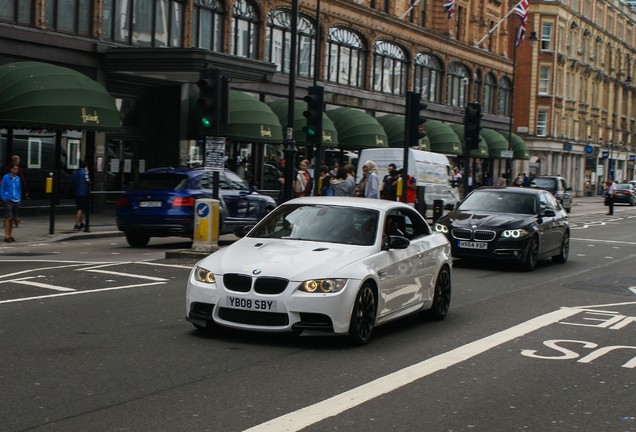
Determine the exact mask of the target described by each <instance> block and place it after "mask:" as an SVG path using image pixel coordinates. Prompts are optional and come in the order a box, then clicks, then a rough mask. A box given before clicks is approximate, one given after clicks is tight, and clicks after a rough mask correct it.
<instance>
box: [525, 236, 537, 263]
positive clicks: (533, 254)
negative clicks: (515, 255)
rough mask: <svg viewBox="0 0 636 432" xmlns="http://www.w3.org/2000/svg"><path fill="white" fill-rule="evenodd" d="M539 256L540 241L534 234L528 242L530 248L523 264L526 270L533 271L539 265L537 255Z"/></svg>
mask: <svg viewBox="0 0 636 432" xmlns="http://www.w3.org/2000/svg"><path fill="white" fill-rule="evenodd" d="M538 256H539V242H538V241H537V237H536V236H533V237H532V238H531V239H530V241H529V242H528V249H526V254H525V259H524V261H523V263H522V264H521V267H522V268H523V269H524V270H526V271H533V270H534V268H535V267H536V266H537V257H538Z"/></svg>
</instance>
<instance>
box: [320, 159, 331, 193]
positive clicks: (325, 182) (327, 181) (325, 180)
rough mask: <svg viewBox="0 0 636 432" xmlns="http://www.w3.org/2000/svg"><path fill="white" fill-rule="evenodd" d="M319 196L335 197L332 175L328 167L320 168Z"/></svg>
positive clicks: (322, 166)
mask: <svg viewBox="0 0 636 432" xmlns="http://www.w3.org/2000/svg"><path fill="white" fill-rule="evenodd" d="M318 195H321V196H332V195H333V189H331V174H330V173H329V167H328V166H327V165H321V166H320V174H319V177H318Z"/></svg>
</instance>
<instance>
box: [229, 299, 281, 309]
mask: <svg viewBox="0 0 636 432" xmlns="http://www.w3.org/2000/svg"><path fill="white" fill-rule="evenodd" d="M225 306H226V307H229V308H232V309H244V310H255V311H266V312H268V311H274V310H276V300H262V299H253V298H244V297H230V296H228V297H226V298H225Z"/></svg>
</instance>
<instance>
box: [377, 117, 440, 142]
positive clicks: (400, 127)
mask: <svg viewBox="0 0 636 432" xmlns="http://www.w3.org/2000/svg"><path fill="white" fill-rule="evenodd" d="M376 120H377V121H378V123H380V126H382V128H383V129H384V132H386V135H387V137H388V139H389V147H392V148H404V127H405V125H404V116H401V115H397V114H386V115H383V116H382V117H376ZM429 145H430V144H429V142H428V137H424V138H422V139H420V141H419V146H418V150H428V149H429Z"/></svg>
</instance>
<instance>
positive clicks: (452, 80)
mask: <svg viewBox="0 0 636 432" xmlns="http://www.w3.org/2000/svg"><path fill="white" fill-rule="evenodd" d="M469 77H470V74H469V73H468V69H466V67H465V66H464V65H462V64H460V63H451V64H450V65H449V66H448V72H447V74H446V104H447V105H450V106H454V107H465V106H466V104H467V102H468V101H467V100H466V99H467V96H468V89H469V88H470V78H469Z"/></svg>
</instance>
